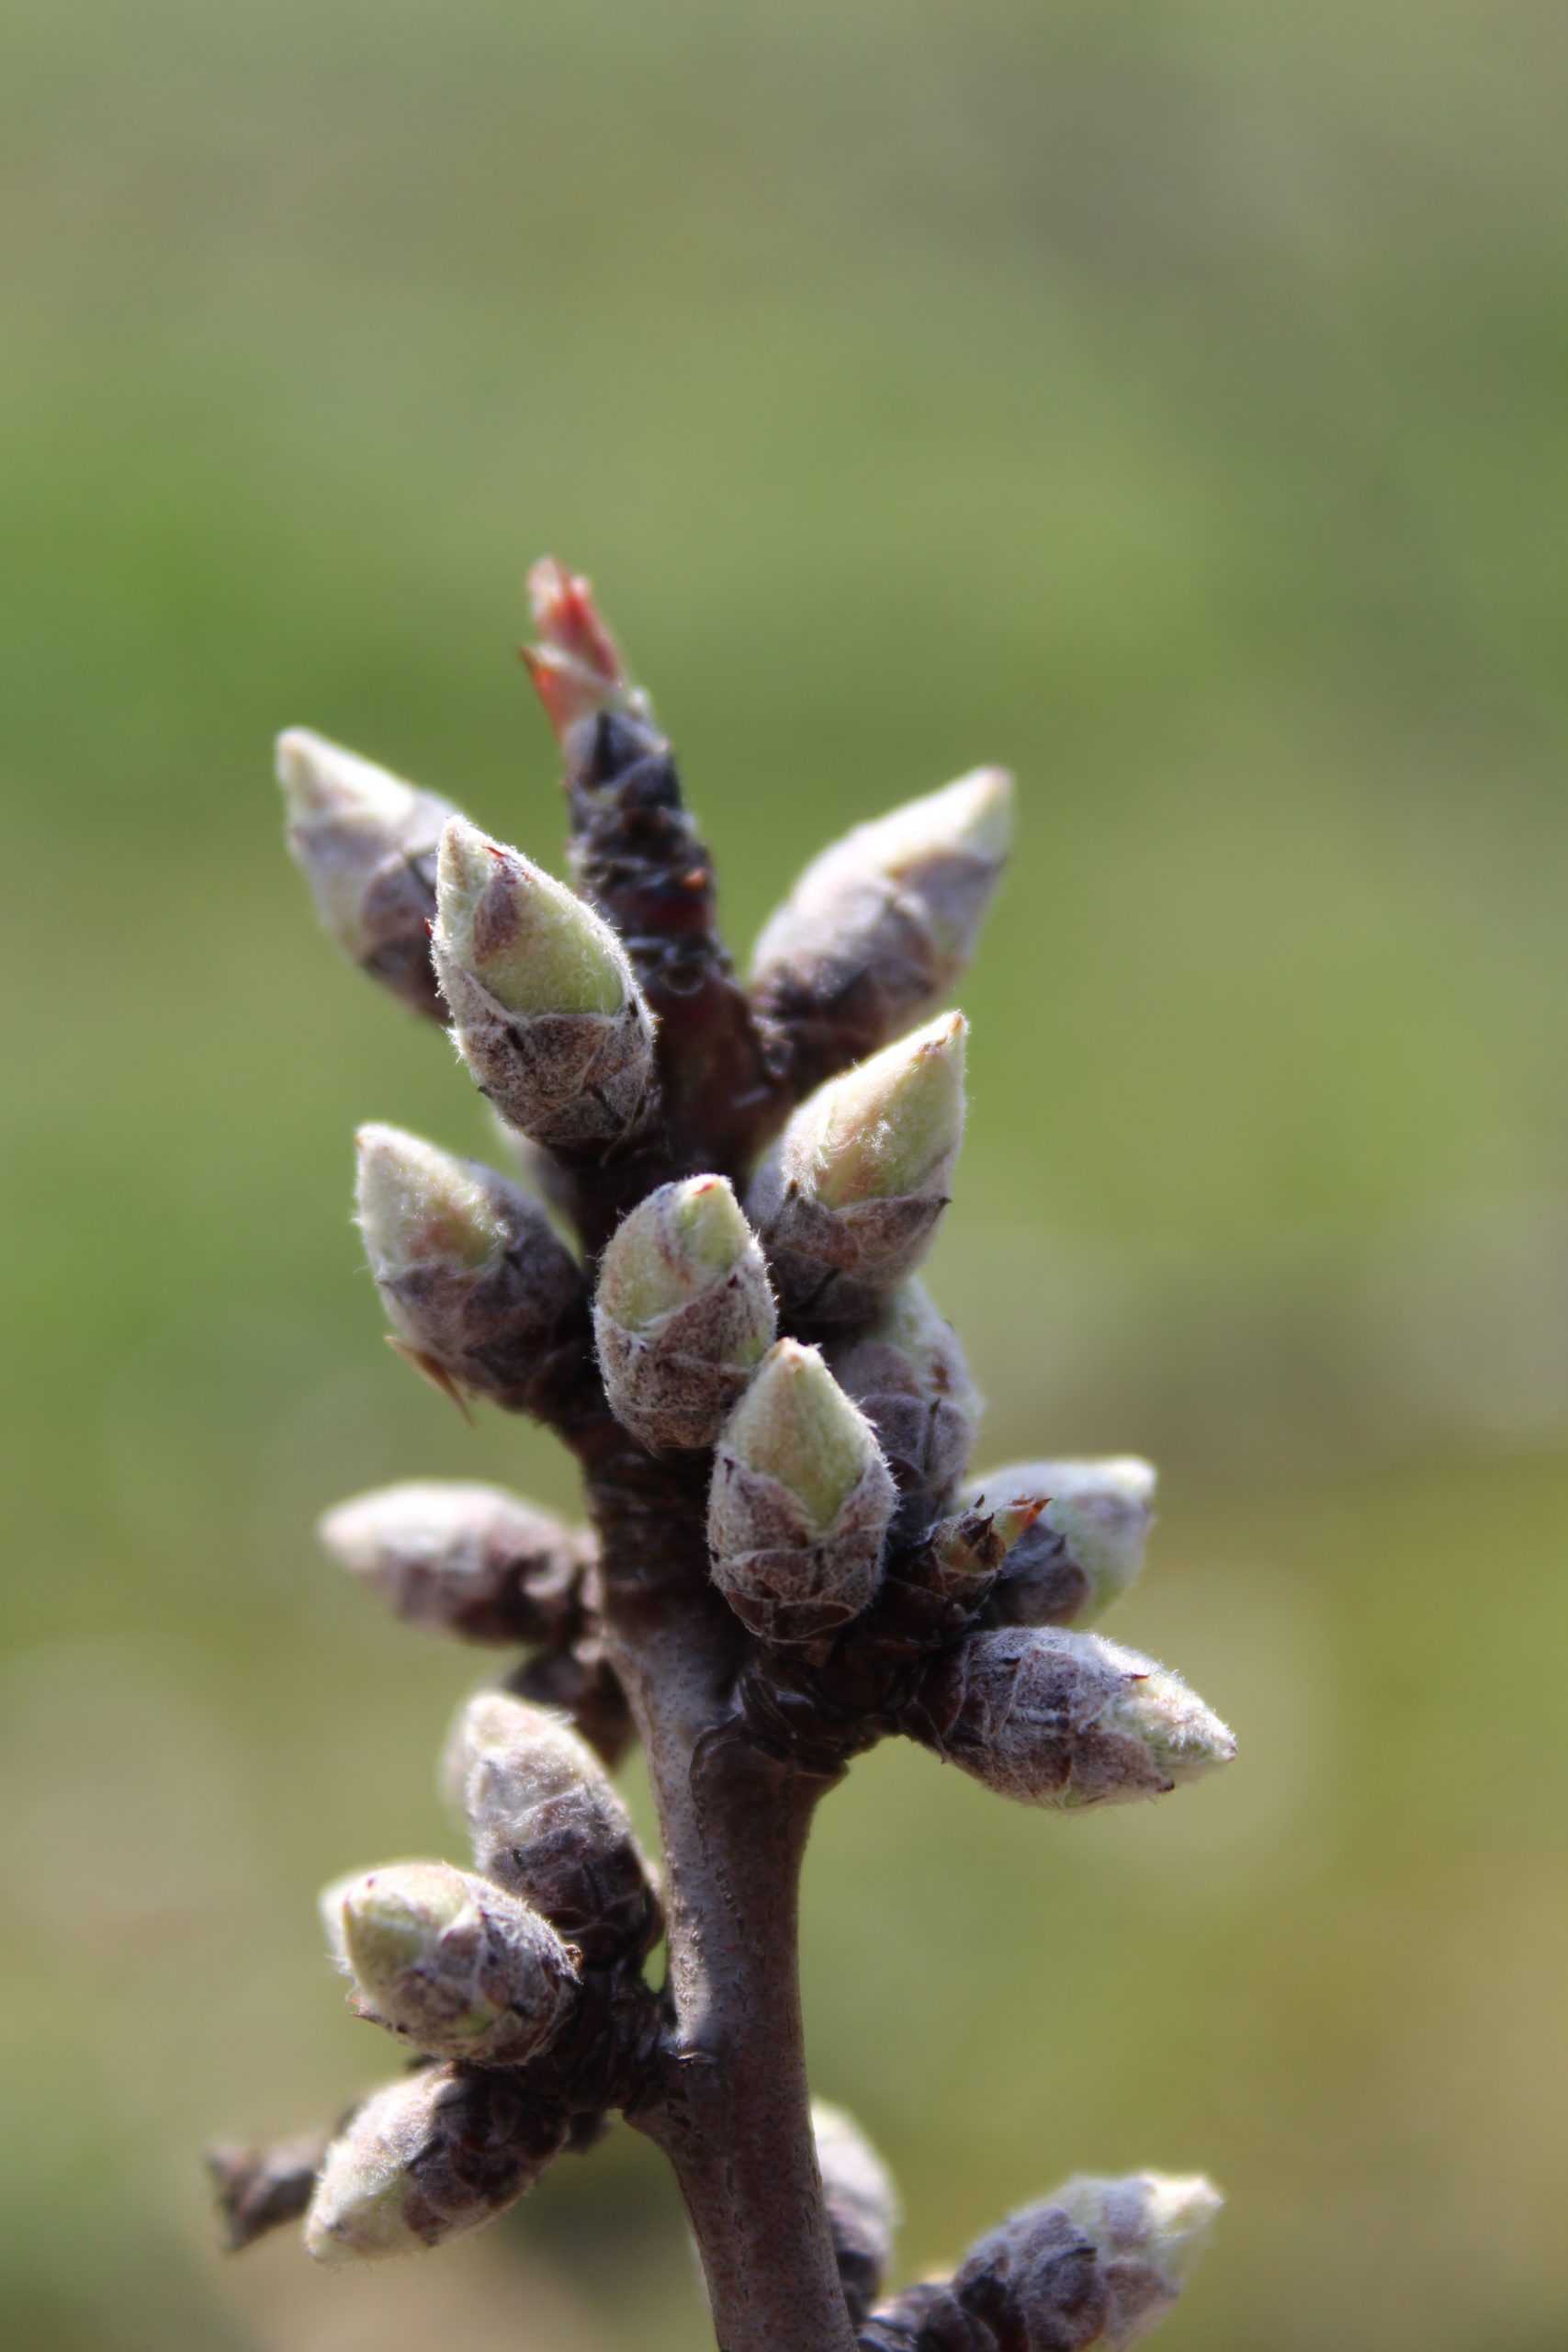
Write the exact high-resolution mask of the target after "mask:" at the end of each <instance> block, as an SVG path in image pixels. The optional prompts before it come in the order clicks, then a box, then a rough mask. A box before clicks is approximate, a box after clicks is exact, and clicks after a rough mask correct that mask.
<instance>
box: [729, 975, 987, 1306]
mask: <svg viewBox="0 0 1568 2352" xmlns="http://www.w3.org/2000/svg"><path fill="white" fill-rule="evenodd" d="M968 1034H969V1024H968V1023H967V1022H966V1021H965V1020H964V1015H963V1014H962V1013H961V1012H949V1013H944V1014H943V1015H942V1017H941V1019H939V1020H936V1021H933V1022H931V1023H930V1025H929V1026H928V1027H927V1028H924V1029H920V1030H918V1031H917V1032H916V1034H915V1035H914V1036H912V1037H907V1038H905V1039H904V1040H903V1041H902V1043H901V1044H899V1045H897V1046H888V1047H887V1048H886V1051H885V1052H883V1053H880V1054H876V1055H874V1056H873V1057H872V1059H871V1060H870V1061H868V1062H863V1063H862V1064H861V1065H860V1067H859V1068H858V1069H852V1070H849V1071H847V1072H846V1073H845V1075H844V1076H843V1077H842V1078H836V1079H831V1080H829V1082H828V1084H827V1085H826V1086H821V1087H818V1090H817V1091H816V1093H815V1094H813V1095H812V1096H811V1097H810V1099H809V1101H807V1102H806V1103H802V1104H801V1106H800V1109H799V1110H798V1111H797V1112H796V1113H795V1116H794V1117H793V1118H792V1119H791V1121H790V1123H789V1125H788V1126H787V1127H786V1128H785V1129H784V1135H783V1136H782V1137H781V1138H780V1141H779V1143H778V1146H777V1147H776V1148H775V1149H774V1151H773V1153H772V1155H771V1156H770V1158H769V1159H767V1160H766V1161H765V1162H764V1163H763V1165H762V1167H761V1169H760V1170H759V1171H758V1174H757V1177H756V1181H755V1182H754V1183H753V1185H752V1188H751V1194H750V1200H749V1202H748V1204H747V1205H748V1207H749V1208H750V1213H751V1219H752V1222H753V1224H754V1225H755V1226H756V1227H757V1229H758V1231H759V1233H760V1234H761V1239H762V1245H763V1247H764V1249H765V1250H766V1251H767V1253H768V1259H769V1262H770V1263H771V1265H772V1267H773V1276H774V1280H775V1281H776V1283H777V1284H778V1288H779V1295H780V1298H781V1300H782V1301H783V1304H784V1306H785V1308H786V1309H787V1310H788V1311H789V1312H790V1313H792V1314H794V1315H795V1316H797V1317H800V1318H802V1319H803V1320H809V1321H811V1322H818V1323H829V1324H836V1323H857V1322H861V1321H863V1319H864V1318H865V1317H867V1316H869V1315H872V1314H874V1312H875V1311H876V1308H877V1306H879V1304H880V1303H881V1301H882V1300H883V1299H884V1298H885V1297H886V1295H887V1293H888V1292H889V1291H890V1290H892V1289H893V1288H894V1287H895V1285H896V1284H897V1283H899V1282H901V1281H902V1280H903V1278H904V1277H905V1275H906V1274H909V1273H912V1272H914V1270H915V1268H916V1266H917V1265H919V1261H920V1260H921V1259H922V1258H923V1257H924V1255H925V1253H926V1251H927V1250H928V1249H929V1248H930V1247H931V1239H932V1236H933V1234H934V1232H935V1228H936V1224H937V1220H938V1218H939V1217H940V1216H941V1215H942V1210H943V1209H944V1208H945V1207H946V1206H947V1186H948V1183H949V1181H950V1179H951V1177H952V1174H953V1163H954V1162H955V1160H956V1159H957V1157H958V1146H959V1143H960V1140H961V1139H962V1136H963V1133H964V1045H965V1042H966V1040H967V1037H968Z"/></svg>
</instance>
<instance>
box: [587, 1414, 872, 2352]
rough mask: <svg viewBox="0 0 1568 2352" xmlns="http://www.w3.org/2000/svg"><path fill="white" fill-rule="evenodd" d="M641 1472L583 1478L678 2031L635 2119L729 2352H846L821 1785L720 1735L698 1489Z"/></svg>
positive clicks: (717, 1604)
mask: <svg viewBox="0 0 1568 2352" xmlns="http://www.w3.org/2000/svg"><path fill="white" fill-rule="evenodd" d="M643 1462H644V1464H647V1457H643ZM620 1466H622V1465H616V1467H620ZM625 1466H626V1467H629V1466H630V1465H629V1464H626V1465H625ZM639 1467H640V1465H639ZM650 1467H651V1465H649V1466H648V1467H640V1475H639V1476H637V1482H636V1491H635V1499H634V1498H633V1497H632V1496H629V1495H628V1494H627V1492H626V1488H625V1487H622V1486H621V1484H620V1481H619V1479H618V1478H617V1477H616V1476H615V1472H614V1470H613V1469H610V1465H607V1464H601V1465H600V1475H599V1476H598V1477H597V1478H595V1480H594V1482H593V1484H594V1487H595V1500H596V1505H597V1506H599V1510H598V1511H596V1515H600V1516H601V1529H602V1533H603V1535H604V1543H605V1555H604V1556H605V1562H606V1573H605V1578H604V1583H605V1598H606V1615H607V1620H608V1631H609V1638H610V1643H611V1648H612V1654H613V1656H614V1657H615V1664H616V1667H617V1668H618V1670H619V1672H620V1675H621V1678H622V1679H623V1681H624V1682H625V1684H626V1691H627V1695H628V1697H629V1698H630V1701H631V1704H632V1709H633V1712H634V1713H635V1714H636V1716H637V1726H638V1729H639V1731H640V1733H641V1736H642V1741H643V1747H644V1751H645V1753H646V1756H647V1758H648V1766H649V1776H650V1778H651V1781H652V1784H653V1792H654V1798H655V1802H656V1804H657V1805H658V1809H659V1818H660V1831H661V1835H662V1840H663V1847H664V1863H665V1871H666V1877H667V1897H668V1904H669V1932H670V1992H671V1998H672V2001H673V2007H674V2028H673V2033H672V2036H671V2041H670V2043H669V2046H668V2049H667V2053H666V2059H665V2063H664V2064H663V2066H662V2067H661V2069H660V2074H659V2077H658V2082H657V2086H656V2087H655V2089H654V2090H653V2091H652V2092H651V2094H650V2095H649V2097H648V2098H645V2099H644V2100H642V2101H641V2102H640V2103H639V2104H638V2106H637V2108H636V2109H634V2110H633V2111H632V2113H631V2114H630V2116H629V2118H628V2120H630V2121H631V2122H633V2123H635V2124H636V2125H637V2128H638V2129H639V2130H641V2131H645V2132H646V2133H647V2134H648V2136H649V2138H650V2139H652V2140H653V2141H654V2142H655V2143H657V2144H658V2145H659V2146H660V2147H661V2148H662V2149H663V2150H664V2151H665V2153H666V2154H667V2155H668V2156H669V2158H670V2161H671V2165H672V2166H673V2168H674V2171H675V2175H676V2177H677V2179H678V2181H679V2182H680V2186H681V2192H682V2197H683V2198H684V2199H685V2203H686V2210H687V2212H688V2214H689V2216H690V2218H691V2222H692V2228H693V2231H694V2233H695V2236H696V2241H697V2247H698V2251H699V2253H700V2255H701V2257H702V2263H703V2270H704V2274H705V2278H706V2280H707V2288H708V2297H709V2301H710V2304H711V2306H712V2311H713V2321H714V2328H715V2332H716V2336H717V2340H718V2345H719V2347H720V2352H853V2346H854V2331H853V2329H852V2325H851V2322H850V2317H849V2312H848V2310H847V2307H846V2305H845V2302H844V2296H843V2290H842V2288H841V2286H840V2281H839V2273H838V2267H837V2264H836V2261H835V2258H834V2254H833V2245H832V2240H831V2236H830V2234H829V2227H828V2220H827V2215H826V2212H825V2210H824V2207H823V2202H822V2190H821V2182H820V2180H819V2178H818V2169H817V2156H816V2149H815V2145H814V2143H813V2139H812V2132H811V2117H810V2100H809V2097H808V2093H807V2081H806V2052H805V2041H804V2034H803V2030H802V2024H801V2012H800V1987H799V1970H798V1936H797V1929H798V1916H799V1915H798V1892H799V1882H800V1868H801V1862H802V1859H803V1857H804V1855H805V1851H806V1842H807V1836H808V1835H809V1832H810V1826H811V1816H812V1813H813V1811H814V1808H815V1805H816V1803H817V1799H818V1796H819V1795H820V1794H821V1792H822V1791H823V1790H824V1789H825V1788H826V1787H827V1786H828V1781H826V1780H825V1779H823V1778H820V1777H818V1776H815V1775H810V1774H807V1773H804V1772H802V1771H800V1770H795V1769H792V1768H790V1767H788V1766H786V1765H782V1764H780V1763H778V1762H776V1761H775V1760H774V1759H773V1758H769V1757H767V1756H764V1755H762V1754H761V1753H760V1752H759V1751H758V1750H757V1749H756V1748H755V1747H752V1746H751V1745H750V1742H747V1741H744V1740H738V1739H734V1738H732V1737H728V1736H725V1734H724V1733H723V1732H722V1731H721V1729H720V1726H721V1725H723V1724H726V1723H727V1722H728V1717H729V1710H730V1692H731V1687H732V1684H733V1680H734V1673H735V1664H736V1657H737V1648H738V1644H737V1632H738V1629H737V1626H736V1621H735V1619H734V1618H733V1617H732V1616H731V1614H730V1612H729V1611H728V1609H727V1608H726V1606H725V1604H724V1602H723V1601H722V1600H720V1598H719V1596H718V1595H717V1594H716V1592H715V1591H714V1589H713V1587H712V1585H711V1584H710V1582H709V1581H708V1577H707V1573H706V1553H705V1544H704V1541H703V1524H702V1518H701V1513H700V1490H699V1492H698V1493H696V1494H694V1493H690V1492H687V1491H685V1490H684V1489H683V1487H682V1484H681V1476H680V1474H679V1473H678V1472H677V1473H671V1474H668V1475H667V1476H665V1477H664V1478H662V1479H661V1478H660V1476H659V1474H658V1472H657V1471H655V1472H654V1474H653V1476H649V1468H650ZM606 1471H609V1475H608V1476H606V1475H605V1473H606ZM659 1486H662V1487H663V1493H662V1498H661V1505H662V1507H661V1508H660V1509H659V1510H657V1514H656V1517H657V1526H655V1524H654V1523H653V1521H654V1517H655V1514H654V1513H653V1512H652V1511H651V1510H650V1506H652V1505H653V1504H654V1502H655V1492H656V1488H657V1487H659ZM628 1506H629V1508H628ZM628 1522H633V1523H637V1522H640V1525H641V1531H642V1534H643V1537H644V1539H645V1540H644V1541H642V1542H641V1543H638V1542H637V1540H636V1537H635V1536H634V1535H633V1526H632V1524H629V1523H628ZM628 1539H629V1540H628ZM682 1555H683V1557H682ZM634 1562H635V1564H636V1565H635V1566H632V1565H631V1564H632V1563H634Z"/></svg>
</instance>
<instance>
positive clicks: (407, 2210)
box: [305, 2066, 567, 2264]
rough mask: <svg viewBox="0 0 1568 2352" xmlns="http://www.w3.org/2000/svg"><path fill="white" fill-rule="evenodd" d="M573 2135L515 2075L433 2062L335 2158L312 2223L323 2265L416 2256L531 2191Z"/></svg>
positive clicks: (344, 2139)
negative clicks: (528, 2093)
mask: <svg viewBox="0 0 1568 2352" xmlns="http://www.w3.org/2000/svg"><path fill="white" fill-rule="evenodd" d="M566 2136H567V2125H566V2121H565V2119H564V2118H563V2117H562V2116H561V2115H560V2114H559V2112H558V2110H557V2109H553V2108H545V2107H541V2106H539V2105H537V2104H536V2102H534V2101H532V2100H530V2099H529V2098H527V2097H526V2096H525V2094H524V2093H523V2092H522V2091H521V2090H520V2089H519V2087H518V2084H517V2079H516V2077H515V2076H514V2075H510V2074H507V2073H505V2072H497V2071H494V2070H491V2071H488V2072H487V2071H484V2070H479V2071H477V2072H474V2073H469V2072H468V2071H466V2070H464V2069H462V2068H458V2067H456V2066H431V2067H427V2068H426V2069H425V2070H424V2071H423V2073H420V2074H417V2075H408V2076H406V2077H405V2078H404V2079H403V2080H402V2081H400V2082H396V2083H391V2084H389V2086H388V2087H387V2088H386V2089H385V2090H383V2091H378V2092H377V2093H376V2095H375V2097H374V2098H368V2099H367V2100H366V2102H365V2104H364V2106H363V2107H361V2108H359V2109H357V2110H356V2112H355V2115H354V2116H353V2117H352V2118H351V2119H350V2120H349V2122H348V2124H347V2125H346V2127H345V2128H344V2131H342V2133H341V2134H340V2135H339V2137H338V2138H337V2139H336V2140H334V2141H333V2144H332V2146H331V2147H330V2148H329V2149H328V2151H327V2157H326V2162H325V2164H324V2165H322V2167H321V2179H320V2181H319V2182H318V2184H317V2187H316V2193H315V2195H314V2197H313V2198H312V2199H311V2200H310V2211H309V2213H308V2214H307V2215H306V2219H305V2245H306V2248H307V2250H308V2251H309V2252H310V2254H312V2255H313V2256H315V2258H316V2260H317V2261H318V2262H325V2263H331V2264H340V2263H345V2262H356V2261H357V2262H375V2261H379V2260H381V2259H382V2258H383V2257H385V2256H388V2255H394V2254H417V2253H418V2252H419V2250H420V2248H421V2247H422V2246H433V2245H442V2244H444V2243H445V2241H446V2239H448V2238H454V2237H457V2236H458V2235H460V2234H461V2233H462V2232H463V2231H465V2230H472V2229H477V2228H478V2227H479V2224H480V2223H481V2222H488V2221H491V2220H492V2219H493V2217H494V2216H495V2215H496V2214H497V2213H500V2212H502V2211H504V2210H505V2208H506V2207H507V2206H508V2205H511V2204H513V2203H515V2201H516V2199H518V2198H519V2197H521V2196H523V2195H524V2194H525V2191H526V2190H528V2189H530V2188H533V2186H534V2184H535V2182H536V2180H537V2179H538V2178H539V2177H540V2175H541V2174H542V2173H543V2172H544V2171H545V2169H546V2167H547V2165H548V2164H549V2162H550V2159H551V2158H552V2157H553V2156H554V2155H556V2154H558V2152H559V2150H560V2148H561V2146H562V2144H563V2143H564V2142H565V2139H566Z"/></svg>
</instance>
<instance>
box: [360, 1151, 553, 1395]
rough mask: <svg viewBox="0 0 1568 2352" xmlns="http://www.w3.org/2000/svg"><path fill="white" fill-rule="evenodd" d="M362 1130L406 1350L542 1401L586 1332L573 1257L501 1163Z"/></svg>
mask: <svg viewBox="0 0 1568 2352" xmlns="http://www.w3.org/2000/svg"><path fill="white" fill-rule="evenodd" d="M357 1141H358V1150H359V1173H358V1192H357V1197H358V1208H359V1225H360V1230H361V1231H362V1233H363V1234H364V1236H365V1247H366V1250H367V1255H368V1257H369V1260H370V1270H371V1272H372V1273H373V1274H374V1275H375V1277H376V1283H377V1287H378V1290H379V1291H380V1293H381V1298H382V1302H383V1304H384V1305H385V1306H386V1309H387V1313H388V1316H389V1319H390V1321H391V1324H392V1327H393V1329H394V1331H395V1332H396V1333H397V1334H398V1336H399V1338H400V1340H401V1341H402V1342H403V1343H404V1345H405V1348H406V1351H408V1352H409V1353H411V1354H412V1356H413V1357H414V1359H415V1361H416V1362H417V1363H419V1365H420V1368H421V1369H422V1370H423V1371H425V1372H427V1373H428V1374H430V1375H431V1377H432V1378H434V1379H435V1381H436V1382H437V1385H445V1386H447V1387H454V1386H455V1387H457V1388H459V1389H473V1390H474V1391H476V1392H477V1394H479V1396H481V1397H493V1398H494V1400H495V1401H496V1403H497V1404H500V1405H505V1406H507V1407H509V1408H512V1409H513V1410H525V1411H532V1410H534V1409H535V1408H536V1406H537V1405H538V1404H539V1403H540V1402H541V1401H542V1400H543V1399H544V1398H545V1397H546V1396H547V1393H548V1389H549V1386H550V1384H551V1383H552V1382H553V1381H554V1380H555V1379H556V1378H557V1377H558V1375H559V1374H560V1373H561V1372H562V1371H563V1370H564V1369H565V1366H566V1362H567V1357H568V1354H569V1352H570V1350H571V1349H572V1348H573V1347H574V1345H575V1344H576V1343H577V1341H578V1340H579V1336H580V1325H579V1320H578V1318H579V1317H580V1316H581V1310H582V1277H581V1273H580V1272H579V1270H578V1267H577V1264H576V1261H575V1260H574V1259H573V1258H572V1257H571V1255H570V1252H569V1251H568V1250H566V1249H565V1248H564V1247H563V1245H562V1244H561V1243H560V1242H559V1241H558V1240H557V1238H556V1237H555V1235H554V1234H553V1233H552V1232H551V1230H550V1227H549V1226H548V1224H547V1221H546V1219H545V1216H544V1213H543V1211H542V1210H540V1209H539V1208H537V1207H536V1205H535V1204H534V1203H533V1202H532V1201H531V1200H529V1199H528V1197H527V1195H526V1194H525V1193H520V1192H519V1191H518V1190H517V1187H516V1186H515V1185H514V1184H509V1183H507V1182H506V1181H505V1180H504V1178H502V1177H500V1176H497V1175H495V1174H494V1173H493V1171H492V1170H490V1169H488V1168H481V1167H479V1164H478V1163H477V1162H476V1161H474V1160H468V1159H454V1158H453V1156H452V1154H451V1153H450V1152H446V1151H441V1150H438V1149H437V1148H436V1147H435V1145H434V1144H431V1143H425V1142H424V1141H423V1139H422V1138H421V1137H420V1136H411V1135H406V1134H404V1132H403V1131H402V1130H401V1129H400V1128H399V1127H381V1126H372V1127H362V1128H361V1129H360V1131H359V1136H358V1138H357Z"/></svg>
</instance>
